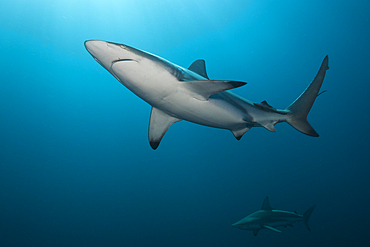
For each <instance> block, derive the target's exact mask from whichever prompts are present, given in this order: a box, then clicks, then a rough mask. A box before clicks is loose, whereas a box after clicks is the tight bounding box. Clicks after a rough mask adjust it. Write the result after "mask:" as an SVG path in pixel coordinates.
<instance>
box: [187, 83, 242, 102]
mask: <svg viewBox="0 0 370 247" xmlns="http://www.w3.org/2000/svg"><path fill="white" fill-rule="evenodd" d="M182 83H184V85H185V87H187V88H188V89H189V90H190V91H192V92H193V93H194V94H193V96H194V98H197V99H199V100H208V98H209V96H211V95H212V94H216V93H219V92H222V91H225V90H229V89H232V88H237V87H241V86H244V85H245V84H247V83H246V82H241V81H217V80H202V81H183V82H182Z"/></svg>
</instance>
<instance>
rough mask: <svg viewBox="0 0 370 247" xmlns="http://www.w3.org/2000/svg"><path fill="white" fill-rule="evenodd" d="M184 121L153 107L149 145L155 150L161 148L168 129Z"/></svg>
mask: <svg viewBox="0 0 370 247" xmlns="http://www.w3.org/2000/svg"><path fill="white" fill-rule="evenodd" d="M181 120H182V119H179V118H176V117H173V116H170V115H168V114H167V113H165V112H163V111H161V110H159V109H158V108H155V107H152V112H151V113H150V121H149V143H150V146H151V147H152V148H153V149H156V148H157V147H158V146H159V143H160V141H161V140H162V137H163V136H164V134H165V133H166V131H167V130H168V128H169V127H170V126H171V125H172V124H174V123H176V122H178V121H181Z"/></svg>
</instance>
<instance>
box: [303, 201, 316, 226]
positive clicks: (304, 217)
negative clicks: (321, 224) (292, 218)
mask: <svg viewBox="0 0 370 247" xmlns="http://www.w3.org/2000/svg"><path fill="white" fill-rule="evenodd" d="M315 207H316V205H313V206H312V207H310V208H309V209H307V211H306V212H304V214H303V223H304V224H305V225H306V227H307V229H308V230H309V231H311V229H310V226H309V225H308V220H309V219H310V216H311V214H312V211H313V210H314V209H315Z"/></svg>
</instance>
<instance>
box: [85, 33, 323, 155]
mask: <svg viewBox="0 0 370 247" xmlns="http://www.w3.org/2000/svg"><path fill="white" fill-rule="evenodd" d="M85 47H86V49H87V50H88V52H89V53H90V54H91V55H92V56H93V57H94V59H95V60H96V61H97V62H99V63H100V64H101V65H102V66H103V67H104V68H105V69H107V70H108V71H109V72H110V73H111V74H112V75H113V76H114V77H115V78H116V79H117V80H118V81H119V82H121V83H122V84H123V85H124V86H125V87H127V88H128V89H129V90H131V91H132V92H133V93H134V94H136V95H137V96H138V97H140V98H141V99H143V100H144V101H146V102H147V103H148V104H150V105H151V106H152V110H151V116H150V122H149V143H150V146H151V147H152V148H153V149H156V148H157V147H158V145H159V143H160V141H161V139H162V137H163V136H164V134H165V133H166V131H167V130H168V128H169V127H170V126H171V125H172V124H174V123H176V122H178V121H181V120H187V121H190V122H193V123H197V124H201V125H205V126H210V127H215V128H221V129H228V130H230V131H231V132H232V133H233V134H234V136H235V138H236V139H238V140H239V139H240V138H241V137H242V136H243V135H244V133H245V132H247V131H248V130H249V129H251V128H252V127H260V126H262V127H265V128H266V129H268V130H270V131H273V132H275V131H276V130H275V127H274V126H275V124H276V123H280V122H288V123H289V124H290V125H292V126H293V127H294V128H296V129H297V130H299V131H301V132H302V133H304V134H307V135H310V136H318V134H317V133H316V131H315V130H314V129H313V128H312V127H311V125H310V124H309V123H308V121H307V115H308V112H309V111H310V109H311V107H312V105H313V103H314V101H315V99H316V97H317V95H318V93H319V90H320V87H321V85H322V83H323V80H324V77H325V72H326V70H327V69H328V68H329V67H328V57H327V56H326V57H325V59H324V61H323V63H322V65H321V68H320V70H319V72H318V73H317V75H316V77H315V79H314V80H313V81H312V82H311V84H310V85H309V86H308V87H307V89H306V90H305V91H304V92H303V93H302V94H301V96H300V97H298V98H297V99H296V100H295V101H294V102H293V103H292V104H291V105H290V106H288V107H287V108H286V109H284V110H279V109H275V108H273V107H271V106H270V105H269V104H268V103H267V102H266V101H263V102H261V103H253V102H251V101H249V100H246V99H244V98H242V97H240V96H238V95H236V94H234V93H232V92H229V91H227V90H229V89H232V88H237V87H240V86H243V85H245V84H246V83H245V82H240V81H225V80H209V78H208V75H207V72H206V69H205V62H204V60H196V61H195V62H193V63H192V64H191V65H190V67H189V68H187V69H186V68H183V67H180V66H178V65H176V64H173V63H171V62H169V61H167V60H165V59H163V58H161V57H158V56H156V55H153V54H150V53H148V52H144V51H141V50H138V49H135V48H133V47H130V46H127V45H123V44H117V43H112V42H106V41H99V40H88V41H85Z"/></svg>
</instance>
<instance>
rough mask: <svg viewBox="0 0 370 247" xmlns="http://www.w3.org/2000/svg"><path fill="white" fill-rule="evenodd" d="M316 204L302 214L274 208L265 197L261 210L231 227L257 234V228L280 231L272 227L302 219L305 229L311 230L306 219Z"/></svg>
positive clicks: (290, 224) (291, 224) (285, 225)
mask: <svg viewBox="0 0 370 247" xmlns="http://www.w3.org/2000/svg"><path fill="white" fill-rule="evenodd" d="M315 207H316V205H314V206H312V207H310V208H309V209H307V211H306V212H305V213H304V214H303V215H299V214H297V212H288V211H282V210H275V209H273V208H272V207H271V206H270V203H269V198H268V197H266V198H265V200H264V201H263V204H262V208H261V210H258V211H257V212H254V213H252V214H250V215H248V216H247V217H245V218H244V219H242V220H240V221H238V222H236V223H234V224H233V225H232V227H236V228H240V229H241V230H251V231H253V235H254V236H257V234H258V232H259V230H261V229H268V230H271V231H274V232H279V233H281V231H280V230H278V229H276V228H274V227H279V226H284V227H287V226H292V227H293V223H296V222H300V221H303V223H304V224H305V225H306V227H307V229H308V230H309V231H311V229H310V227H309V226H308V220H309V218H310V216H311V214H312V211H313V210H314V209H315Z"/></svg>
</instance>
